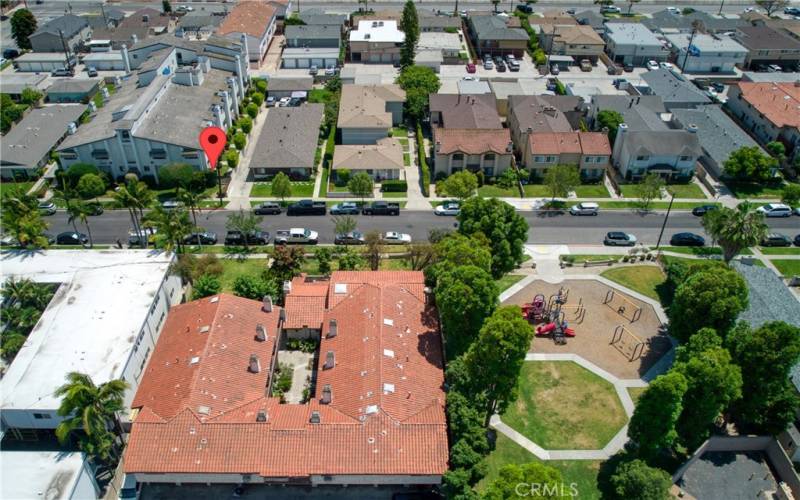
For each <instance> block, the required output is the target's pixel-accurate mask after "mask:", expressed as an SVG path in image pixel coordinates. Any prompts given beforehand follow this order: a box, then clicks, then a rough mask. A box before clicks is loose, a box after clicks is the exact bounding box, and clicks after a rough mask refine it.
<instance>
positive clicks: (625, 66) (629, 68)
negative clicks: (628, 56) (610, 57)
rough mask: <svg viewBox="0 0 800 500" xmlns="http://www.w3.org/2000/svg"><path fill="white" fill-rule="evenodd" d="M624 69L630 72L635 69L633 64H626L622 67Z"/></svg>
mask: <svg viewBox="0 0 800 500" xmlns="http://www.w3.org/2000/svg"><path fill="white" fill-rule="evenodd" d="M622 69H623V70H624V71H625V73H630V72H632V71H633V64H630V63H629V64H626V65H624V66H623V67H622Z"/></svg>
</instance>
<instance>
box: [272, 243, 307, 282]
mask: <svg viewBox="0 0 800 500" xmlns="http://www.w3.org/2000/svg"><path fill="white" fill-rule="evenodd" d="M305 261H306V258H305V252H304V251H303V249H302V248H301V247H290V246H289V245H277V246H275V249H273V251H272V264H271V265H270V268H269V272H268V275H269V276H270V277H272V278H273V279H274V280H275V281H276V282H277V283H278V284H279V285H282V284H283V283H284V282H285V281H291V280H292V278H294V277H295V276H297V275H298V274H300V269H302V267H303V263H304V262H305Z"/></svg>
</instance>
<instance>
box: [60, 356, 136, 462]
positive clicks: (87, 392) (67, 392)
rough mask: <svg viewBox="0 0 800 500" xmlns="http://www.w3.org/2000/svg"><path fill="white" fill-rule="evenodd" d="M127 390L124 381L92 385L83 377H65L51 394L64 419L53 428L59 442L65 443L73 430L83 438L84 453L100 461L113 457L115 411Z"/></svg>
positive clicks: (117, 430) (70, 375)
mask: <svg viewBox="0 0 800 500" xmlns="http://www.w3.org/2000/svg"><path fill="white" fill-rule="evenodd" d="M127 388H128V383H127V382H125V381H124V380H110V381H108V382H104V383H102V384H100V385H95V384H94V382H92V379H91V378H90V377H89V376H88V375H86V374H83V373H78V372H70V373H69V374H67V382H66V383H65V384H64V385H62V386H61V387H59V388H58V389H56V392H55V395H56V396H57V397H60V398H61V406H59V408H58V411H57V412H56V413H57V414H58V415H59V416H61V417H67V418H65V419H64V420H63V421H62V422H61V423H60V424H58V427H56V437H57V438H58V440H59V442H61V443H62V444H63V443H65V442H66V441H67V440H68V438H69V437H70V435H71V434H72V433H73V432H74V431H77V430H82V431H83V432H84V434H85V437H83V438H82V439H81V448H82V449H83V450H84V451H85V452H86V453H88V454H89V455H92V456H95V457H97V458H99V459H101V460H103V461H107V460H109V459H110V458H112V457H113V458H116V457H117V456H118V452H117V449H116V446H115V441H116V436H115V434H119V423H118V420H117V412H119V411H122V410H123V409H124V407H125V405H124V403H123V397H124V395H125V389H127Z"/></svg>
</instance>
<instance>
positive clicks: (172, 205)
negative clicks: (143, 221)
mask: <svg viewBox="0 0 800 500" xmlns="http://www.w3.org/2000/svg"><path fill="white" fill-rule="evenodd" d="M181 207H183V202H181V201H178V200H164V201H163V202H162V203H161V208H163V209H164V210H175V209H176V208H181Z"/></svg>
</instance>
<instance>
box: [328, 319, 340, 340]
mask: <svg viewBox="0 0 800 500" xmlns="http://www.w3.org/2000/svg"><path fill="white" fill-rule="evenodd" d="M337 333H339V327H338V326H337V324H336V320H335V319H331V320H330V322H329V323H328V338H329V339H332V338H334V337H335V336H336V334H337Z"/></svg>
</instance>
